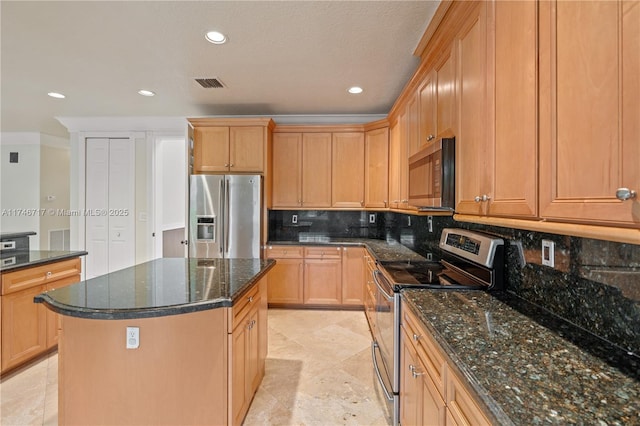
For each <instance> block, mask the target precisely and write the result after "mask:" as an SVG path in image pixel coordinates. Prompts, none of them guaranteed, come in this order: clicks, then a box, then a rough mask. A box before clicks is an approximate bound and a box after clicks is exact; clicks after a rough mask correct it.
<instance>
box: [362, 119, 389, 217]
mask: <svg viewBox="0 0 640 426" xmlns="http://www.w3.org/2000/svg"><path fill="white" fill-rule="evenodd" d="M364 174H365V176H364V206H365V207H369V208H380V209H386V208H387V207H389V203H388V198H389V128H388V127H383V128H382V129H376V130H371V131H368V132H367V133H366V134H365V170H364Z"/></svg>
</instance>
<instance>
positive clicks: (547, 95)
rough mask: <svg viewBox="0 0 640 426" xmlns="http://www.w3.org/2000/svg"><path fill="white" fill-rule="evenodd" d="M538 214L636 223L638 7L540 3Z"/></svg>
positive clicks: (639, 180) (639, 172)
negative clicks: (629, 195) (623, 196)
mask: <svg viewBox="0 0 640 426" xmlns="http://www.w3.org/2000/svg"><path fill="white" fill-rule="evenodd" d="M539 9H540V10H539V15H540V173H541V175H540V185H541V187H540V216H541V217H543V218H549V219H557V220H563V221H587V222H597V223H602V224H609V225H614V224H618V225H623V226H624V225H627V226H629V225H632V226H636V227H637V226H638V224H640V208H638V207H639V204H638V203H639V202H640V200H639V197H640V195H636V197H635V200H627V201H621V200H618V199H617V198H616V195H615V194H616V190H617V189H618V188H628V189H632V190H635V191H636V192H640V167H638V164H639V163H640V161H639V160H640V142H639V141H640V57H639V55H638V52H639V51H640V25H638V22H640V6H639V5H638V3H637V2H625V1H606V2H588V1H583V2H564V1H558V2H555V1H550V2H541V3H540V5H539Z"/></svg>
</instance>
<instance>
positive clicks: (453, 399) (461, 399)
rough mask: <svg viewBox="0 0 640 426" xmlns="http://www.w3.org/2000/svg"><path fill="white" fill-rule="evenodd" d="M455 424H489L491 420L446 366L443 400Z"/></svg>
mask: <svg viewBox="0 0 640 426" xmlns="http://www.w3.org/2000/svg"><path fill="white" fill-rule="evenodd" d="M445 403H446V405H447V407H448V408H449V412H450V414H451V417H453V419H454V420H455V424H459V425H478V426H490V425H491V422H490V421H489V420H488V419H487V417H486V416H485V415H484V414H483V412H482V410H481V409H480V407H479V406H478V404H477V403H476V402H475V399H474V398H473V396H472V394H471V393H470V392H469V391H468V390H467V388H466V386H464V385H463V382H462V380H460V379H459V378H458V377H457V375H456V374H455V373H454V372H453V371H452V370H451V368H450V367H448V368H447V398H446V401H445Z"/></svg>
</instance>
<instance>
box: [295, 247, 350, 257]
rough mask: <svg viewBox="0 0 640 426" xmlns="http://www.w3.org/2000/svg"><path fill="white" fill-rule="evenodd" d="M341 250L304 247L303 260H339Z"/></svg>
mask: <svg viewBox="0 0 640 426" xmlns="http://www.w3.org/2000/svg"><path fill="white" fill-rule="evenodd" d="M341 252H342V248H341V247H332V246H326V247H305V248H304V258H305V259H340V257H341Z"/></svg>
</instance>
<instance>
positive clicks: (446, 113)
mask: <svg viewBox="0 0 640 426" xmlns="http://www.w3.org/2000/svg"><path fill="white" fill-rule="evenodd" d="M435 72H436V79H437V83H436V110H437V112H436V125H435V131H436V133H434V135H436V136H438V135H439V134H442V133H443V132H446V131H451V132H452V133H453V129H455V128H456V109H455V105H456V92H455V81H456V58H455V55H454V53H453V46H452V47H450V48H449V49H448V50H447V51H446V52H445V53H444V54H443V55H442V56H441V57H440V60H439V61H438V63H437V64H436V67H435ZM422 140H423V141H424V140H425V138H424V137H423V138H422Z"/></svg>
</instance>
